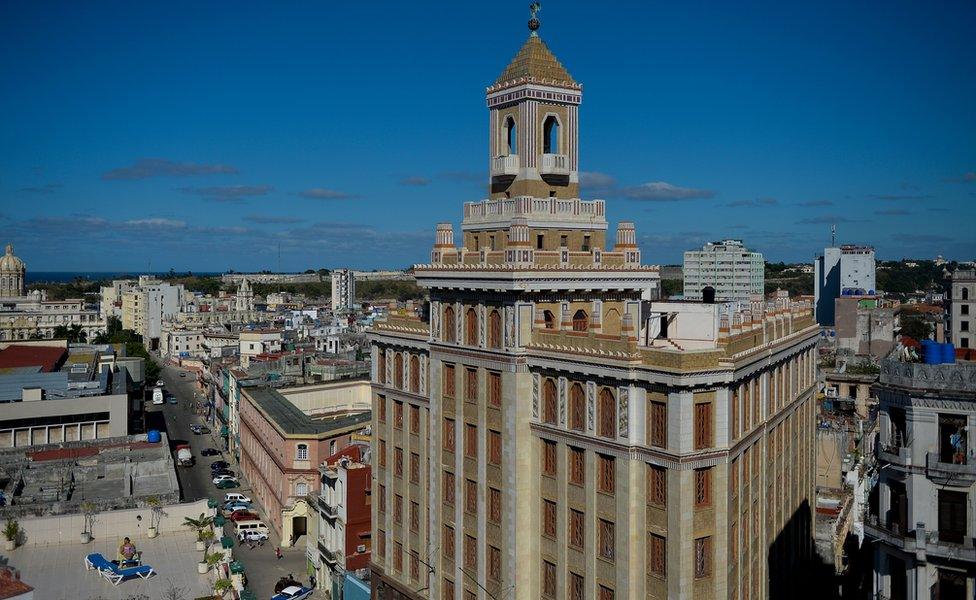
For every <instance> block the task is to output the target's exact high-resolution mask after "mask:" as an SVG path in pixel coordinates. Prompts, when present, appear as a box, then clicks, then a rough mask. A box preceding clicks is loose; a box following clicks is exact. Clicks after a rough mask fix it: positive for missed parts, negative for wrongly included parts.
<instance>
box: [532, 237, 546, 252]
mask: <svg viewBox="0 0 976 600" xmlns="http://www.w3.org/2000/svg"><path fill="white" fill-rule="evenodd" d="M545 239H546V236H545V235H543V234H541V233H537V234H536V236H535V249H536V250H542V248H543V247H544V241H545Z"/></svg>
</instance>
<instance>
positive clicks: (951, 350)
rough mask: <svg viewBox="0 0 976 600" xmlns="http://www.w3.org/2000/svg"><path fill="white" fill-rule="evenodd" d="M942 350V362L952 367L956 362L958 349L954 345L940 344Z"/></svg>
mask: <svg viewBox="0 0 976 600" xmlns="http://www.w3.org/2000/svg"><path fill="white" fill-rule="evenodd" d="M939 345H940V346H941V350H942V362H943V363H945V364H947V365H951V364H954V363H955V362H956V347H955V346H953V345H952V344H939Z"/></svg>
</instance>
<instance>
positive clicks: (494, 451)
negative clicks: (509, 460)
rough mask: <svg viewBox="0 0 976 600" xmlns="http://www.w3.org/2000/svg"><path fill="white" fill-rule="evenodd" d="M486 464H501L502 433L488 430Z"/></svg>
mask: <svg viewBox="0 0 976 600" xmlns="http://www.w3.org/2000/svg"><path fill="white" fill-rule="evenodd" d="M488 462H489V464H493V465H500V464H502V433H501V432H500V431H493V430H491V429H489V430H488Z"/></svg>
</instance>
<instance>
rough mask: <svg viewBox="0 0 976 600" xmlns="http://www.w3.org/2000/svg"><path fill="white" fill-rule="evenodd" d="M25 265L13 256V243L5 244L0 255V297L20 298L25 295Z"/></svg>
mask: <svg viewBox="0 0 976 600" xmlns="http://www.w3.org/2000/svg"><path fill="white" fill-rule="evenodd" d="M26 279H27V267H26V266H25V265H24V261H22V260H20V259H19V258H18V257H16V256H14V247H13V244H7V247H6V248H5V249H4V255H3V256H0V298H21V297H24V296H26V295H27V285H26Z"/></svg>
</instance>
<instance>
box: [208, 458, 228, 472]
mask: <svg viewBox="0 0 976 600" xmlns="http://www.w3.org/2000/svg"><path fill="white" fill-rule="evenodd" d="M229 466H230V463H229V462H227V461H226V460H217V461H214V462H212V463H210V470H211V471H216V470H217V469H226V468H227V467H229Z"/></svg>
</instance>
